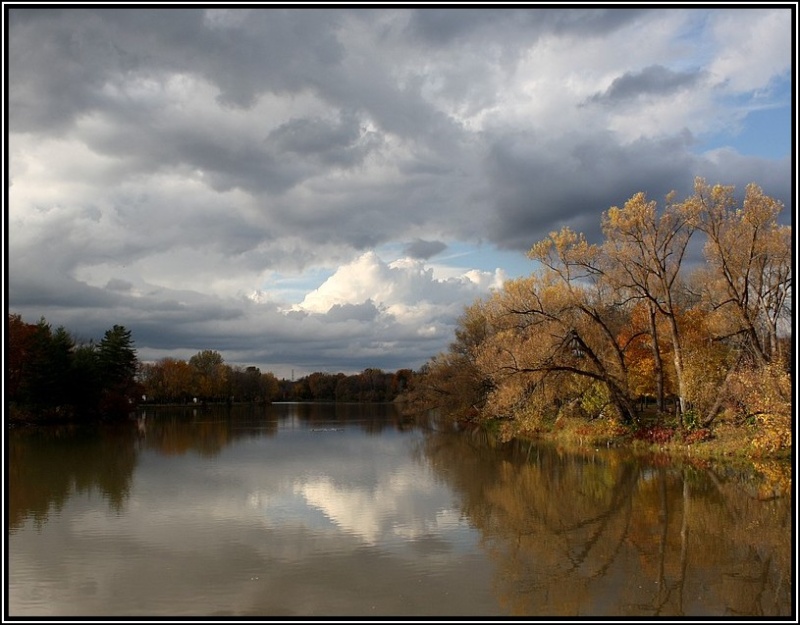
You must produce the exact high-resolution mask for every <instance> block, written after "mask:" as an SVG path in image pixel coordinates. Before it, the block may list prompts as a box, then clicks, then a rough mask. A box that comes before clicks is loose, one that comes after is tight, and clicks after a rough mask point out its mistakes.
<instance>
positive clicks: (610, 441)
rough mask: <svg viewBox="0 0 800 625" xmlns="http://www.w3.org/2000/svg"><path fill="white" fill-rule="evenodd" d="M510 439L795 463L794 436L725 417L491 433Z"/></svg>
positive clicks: (507, 427)
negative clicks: (694, 424)
mask: <svg viewBox="0 0 800 625" xmlns="http://www.w3.org/2000/svg"><path fill="white" fill-rule="evenodd" d="M492 429H496V430H497V431H498V433H499V434H500V435H501V436H502V437H505V438H508V437H523V438H532V439H543V440H547V441H551V442H554V443H557V444H559V445H562V446H566V447H575V448H581V447H601V446H602V447H627V448H630V449H632V450H634V451H641V452H643V453H653V452H658V453H667V454H669V455H671V456H676V457H677V456H685V457H690V458H699V459H706V460H718V461H723V460H724V461H737V460H743V461H761V460H787V461H788V460H790V459H791V457H792V432H791V430H790V429H788V428H785V429H781V430H777V429H776V428H774V427H770V424H769V423H767V424H766V425H765V423H763V422H757V421H753V422H751V423H740V422H735V421H734V420H733V419H730V418H725V417H720V418H719V419H718V420H717V421H715V422H714V424H713V425H712V426H711V427H709V428H699V427H698V428H686V427H682V426H681V425H680V424H679V423H677V421H676V420H675V419H670V418H666V419H665V418H663V417H658V416H657V415H656V414H654V413H652V414H648V415H644V416H643V417H642V418H641V419H640V421H639V422H638V423H636V424H632V425H623V424H621V423H620V422H619V421H618V420H616V419H614V418H605V417H600V418H596V419H592V420H587V419H586V418H582V417H571V416H568V415H565V414H561V415H559V416H558V417H556V418H553V419H550V420H547V419H542V420H540V421H539V422H537V423H536V425H535V426H534V427H525V425H524V424H517V423H515V422H514V421H509V422H504V423H502V424H496V425H495V426H493V427H492Z"/></svg>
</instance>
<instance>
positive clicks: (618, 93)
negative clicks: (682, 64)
mask: <svg viewBox="0 0 800 625" xmlns="http://www.w3.org/2000/svg"><path fill="white" fill-rule="evenodd" d="M704 77H705V74H704V73H703V72H674V71H672V70H670V69H668V68H666V67H664V66H662V65H650V66H649V67H645V68H644V69H643V70H642V71H640V72H626V73H625V74H623V75H622V76H620V77H619V78H615V79H614V81H613V82H612V83H611V86H610V87H609V88H608V89H607V90H606V91H605V92H603V93H598V94H595V95H593V96H592V97H591V98H589V101H590V102H600V103H604V104H616V103H618V102H625V101H628V100H633V99H636V98H638V97H641V96H645V97H648V96H665V95H671V94H673V93H675V92H676V91H680V90H682V89H690V88H692V87H694V86H695V85H696V84H697V83H698V81H700V80H702V79H703V78H704Z"/></svg>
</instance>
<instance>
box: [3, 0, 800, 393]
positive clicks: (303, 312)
mask: <svg viewBox="0 0 800 625" xmlns="http://www.w3.org/2000/svg"><path fill="white" fill-rule="evenodd" d="M705 6H706V7H707V8H703V9H700V8H694V6H693V5H691V4H688V5H683V6H680V5H678V7H677V8H667V9H658V8H644V9H627V8H619V7H616V8H614V7H612V8H608V7H606V8H597V7H595V6H593V5H574V7H573V8H561V9H546V8H540V7H537V5H536V4H531V5H517V6H516V7H514V8H510V9H502V10H501V9H495V8H470V7H468V8H464V9H456V8H435V7H426V6H416V7H415V6H412V5H408V6H406V7H405V8H404V7H402V6H400V7H399V8H395V7H389V6H388V5H387V6H386V7H381V6H377V7H376V8H372V9H368V8H350V9H347V8H343V7H339V6H337V5H330V6H324V7H315V8H312V7H311V6H296V7H295V8H289V9H279V8H276V7H272V6H270V5H256V6H251V7H248V8H241V9H239V8H237V9H231V8H226V7H225V6H224V5H218V7H222V8H214V7H213V5H209V6H208V7H203V6H202V5H199V6H197V7H196V8H174V7H170V6H167V5H158V4H156V5H152V6H150V7H148V8H136V9H128V8H124V7H122V5H116V6H115V8H97V9H92V8H89V9H77V8H71V7H69V5H64V6H59V5H57V4H56V5H47V6H45V7H43V8H38V9H26V8H22V7H20V8H16V7H14V6H13V5H9V4H5V5H4V9H5V10H4V20H5V23H4V26H5V28H6V33H7V39H6V47H5V51H4V54H5V63H6V71H7V74H6V81H5V86H4V88H5V102H6V108H5V115H4V124H5V131H6V132H5V133H4V137H5V143H6V145H5V147H6V150H7V162H6V168H5V172H4V175H5V176H6V193H7V195H6V200H7V201H6V207H7V210H6V223H5V226H6V236H5V241H4V244H5V246H6V249H5V251H6V259H7V265H6V272H5V280H6V309H7V311H8V312H10V313H18V314H21V315H22V317H23V319H25V320H26V321H28V322H36V321H38V319H39V318H40V317H42V316H44V317H45V319H46V320H47V321H48V322H50V323H51V324H52V325H53V326H54V327H56V326H58V325H63V326H64V327H65V328H66V329H67V330H69V331H70V332H71V333H72V334H73V335H74V336H76V338H78V339H79V340H81V341H86V340H89V339H93V340H95V341H97V340H99V339H100V338H102V335H103V333H104V332H105V331H106V330H107V329H109V328H110V327H112V326H113V325H114V324H120V325H124V326H125V327H126V328H128V329H130V330H131V332H132V336H133V340H134V342H135V346H136V349H137V352H138V355H139V358H140V360H143V361H154V360H158V359H160V358H164V357H174V358H183V359H188V358H189V357H191V356H192V355H193V354H195V353H197V352H198V351H200V350H204V349H213V350H216V351H218V352H219V353H220V354H221V355H222V356H223V358H224V359H225V362H227V363H228V364H231V365H242V366H250V365H255V366H258V367H260V368H261V370H262V371H271V372H273V373H275V374H276V375H277V376H278V377H286V378H288V377H289V376H296V377H299V376H302V375H306V374H308V373H312V372H314V371H322V372H329V373H335V372H343V373H348V374H351V373H356V372H359V371H362V370H363V369H365V368H368V367H376V368H381V369H383V370H385V371H395V370H397V369H401V368H411V369H418V368H419V367H420V366H422V365H423V364H424V363H425V362H426V361H427V360H428V359H429V358H430V357H432V356H434V355H436V354H437V353H439V352H441V351H445V350H446V349H447V347H448V345H449V343H450V342H451V341H452V340H453V338H454V335H453V332H454V329H455V327H456V323H457V319H458V317H459V316H460V315H461V314H462V313H463V311H464V307H465V306H467V305H469V304H471V303H472V302H474V301H475V300H476V299H477V298H482V297H486V296H487V295H488V294H489V293H490V292H491V290H492V289H497V288H500V287H501V286H502V283H503V281H504V280H506V279H509V278H514V277H518V276H524V275H528V274H530V273H532V272H534V271H535V270H536V267H535V266H534V264H533V262H532V261H530V260H529V259H528V258H527V257H526V252H527V251H528V250H529V249H530V247H531V246H532V245H533V244H534V243H535V242H536V241H539V240H541V239H542V238H544V237H546V236H547V235H548V233H549V232H551V231H553V230H558V229H560V228H561V227H563V226H569V227H571V228H572V229H574V230H577V231H580V232H583V233H585V234H586V236H587V238H589V239H590V240H598V237H599V234H600V216H601V214H602V213H603V211H605V210H607V209H608V208H610V207H611V206H621V205H623V204H624V202H625V201H626V200H627V199H629V198H630V197H631V196H632V195H634V194H635V193H637V192H639V191H644V192H646V193H647V195H648V197H649V198H651V199H656V200H661V199H663V197H664V196H665V194H666V193H668V192H669V191H671V190H675V191H677V192H678V194H679V196H684V197H685V196H687V195H689V194H690V193H691V190H692V186H693V181H694V179H695V177H696V176H701V177H704V178H705V179H706V180H707V181H708V182H709V183H712V184H716V183H721V184H726V185H735V186H736V188H737V190H742V191H743V190H744V187H745V185H747V184H748V183H751V182H755V183H756V184H758V185H759V186H761V187H762V189H763V190H764V192H765V193H767V194H768V195H771V196H773V197H776V198H778V199H780V200H781V201H783V202H784V205H785V206H786V209H785V211H784V216H783V219H785V220H786V221H787V223H788V222H789V221H790V220H791V214H792V212H793V210H794V209H793V205H794V202H793V200H794V198H793V196H792V193H793V185H792V182H793V173H794V171H793V166H792V158H791V147H792V144H793V139H794V135H793V132H794V128H793V119H794V117H793V115H794V113H793V109H792V96H793V88H794V85H793V75H792V58H793V55H794V54H795V50H793V48H792V32H793V29H794V27H795V26H796V24H795V16H794V14H793V12H792V10H791V8H790V7H792V6H794V4H787V5H786V8H769V9H760V8H759V9H755V8H714V7H713V6H712V7H711V8H708V6H709V5H705ZM116 7H120V8H116Z"/></svg>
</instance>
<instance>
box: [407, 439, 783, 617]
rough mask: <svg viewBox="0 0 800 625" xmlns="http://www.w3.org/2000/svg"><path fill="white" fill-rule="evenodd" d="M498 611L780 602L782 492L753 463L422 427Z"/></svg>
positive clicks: (621, 612) (677, 612)
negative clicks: (717, 464) (729, 469)
mask: <svg viewBox="0 0 800 625" xmlns="http://www.w3.org/2000/svg"><path fill="white" fill-rule="evenodd" d="M422 453H423V454H424V456H425V457H426V458H427V460H428V461H429V463H430V465H431V467H432V468H433V469H434V471H435V472H436V473H437V474H438V475H439V476H440V477H441V479H443V480H445V481H446V482H447V483H449V484H450V485H451V486H452V488H454V489H455V490H456V491H457V492H458V493H459V494H460V495H461V497H462V502H463V506H462V513H463V514H464V515H466V517H467V518H468V519H469V520H470V521H471V522H472V523H473V524H474V525H475V527H477V528H478V529H479V531H480V532H481V534H482V539H483V544H484V546H485V548H486V550H487V551H488V553H489V554H490V555H491V557H492V558H493V560H494V561H495V563H496V567H497V568H496V576H495V589H494V590H495V592H496V595H497V597H498V600H499V601H500V603H501V604H502V606H503V607H504V608H505V609H506V610H508V611H509V613H511V614H512V615H516V616H522V615H549V616H577V615H585V616H586V615H588V616H600V615H616V616H640V617H644V616H684V615H693V616H699V615H719V616H723V615H725V616H775V615H789V614H791V605H792V595H791V588H792V573H791V572H792V568H791V553H792V552H791V549H792V543H791V498H790V497H789V496H774V497H772V498H768V499H765V498H764V497H760V496H759V492H763V485H760V484H759V483H758V482H757V480H756V475H755V474H753V473H747V474H745V473H738V474H737V473H730V474H727V475H723V476H719V475H717V474H716V473H715V472H714V471H712V470H711V469H707V468H696V467H694V466H691V465H689V464H684V465H679V464H676V463H673V462H672V461H670V460H669V459H667V458H657V457H651V458H647V459H642V458H637V457H634V456H633V455H631V454H630V453H626V452H623V451H620V450H614V449H611V450H606V449H603V450H594V449H589V450H583V451H581V452H572V453H567V452H565V451H562V450H559V449H557V448H553V447H548V446H543V445H534V444H530V443H521V442H514V443H509V444H506V445H501V444H499V443H496V442H494V441H493V440H492V439H491V438H490V437H489V436H487V435H486V434H484V433H477V432H476V433H473V434H466V435H465V434H452V433H443V432H431V433H430V434H429V435H428V436H427V437H426V439H425V441H424V444H423V449H422Z"/></svg>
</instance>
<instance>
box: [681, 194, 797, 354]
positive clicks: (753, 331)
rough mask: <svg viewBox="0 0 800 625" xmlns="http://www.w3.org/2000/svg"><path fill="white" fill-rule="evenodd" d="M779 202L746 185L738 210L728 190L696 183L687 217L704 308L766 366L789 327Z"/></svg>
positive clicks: (785, 237)
mask: <svg viewBox="0 0 800 625" xmlns="http://www.w3.org/2000/svg"><path fill="white" fill-rule="evenodd" d="M782 209H783V205H782V204H781V202H779V201H778V200H776V199H774V198H770V197H768V196H766V195H764V192H763V191H762V190H761V188H760V187H759V186H757V185H755V184H749V185H748V186H747V188H746V190H745V197H744V202H743V204H742V207H741V208H739V207H738V203H737V202H736V199H735V197H734V188H733V187H732V186H722V185H715V186H713V187H712V186H710V185H708V184H707V183H706V182H705V180H703V179H702V178H698V179H697V180H696V181H695V194H694V196H693V197H691V198H690V199H689V200H687V202H686V213H687V215H688V216H689V217H690V218H691V219H692V220H693V222H694V223H695V224H696V227H697V228H698V229H700V230H702V231H703V232H704V233H705V235H706V237H707V242H706V246H705V254H706V260H707V263H708V271H706V272H705V275H706V281H705V283H706V285H707V288H706V290H705V292H704V295H705V297H706V300H707V303H708V305H709V306H710V307H711V309H712V310H713V311H715V313H716V314H717V316H718V317H719V318H720V319H724V320H725V321H726V323H725V324H724V325H725V326H726V327H725V332H726V334H724V335H722V336H720V337H718V338H722V339H728V338H732V337H738V338H739V340H740V346H741V348H742V349H746V350H748V352H749V355H750V356H751V357H752V358H755V359H756V360H757V361H758V362H759V363H761V364H766V363H769V362H772V361H778V360H780V359H782V358H783V357H784V354H782V352H781V347H780V346H781V342H780V341H779V340H778V339H779V330H780V329H781V324H785V325H786V327H788V323H789V318H790V314H791V293H792V257H791V249H792V246H791V244H792V229H791V227H790V226H783V225H780V224H778V221H777V219H778V215H779V214H780V212H781V210H782Z"/></svg>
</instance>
